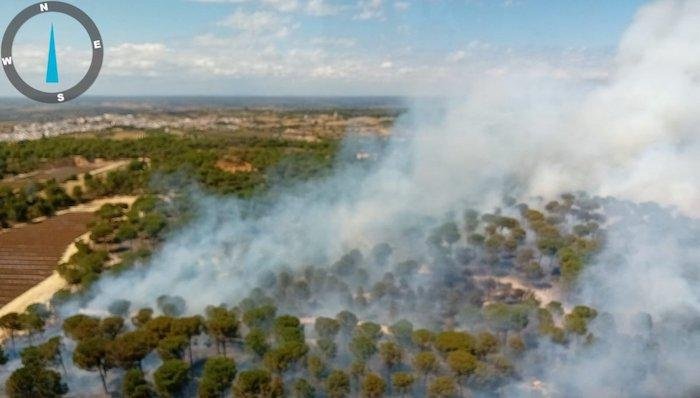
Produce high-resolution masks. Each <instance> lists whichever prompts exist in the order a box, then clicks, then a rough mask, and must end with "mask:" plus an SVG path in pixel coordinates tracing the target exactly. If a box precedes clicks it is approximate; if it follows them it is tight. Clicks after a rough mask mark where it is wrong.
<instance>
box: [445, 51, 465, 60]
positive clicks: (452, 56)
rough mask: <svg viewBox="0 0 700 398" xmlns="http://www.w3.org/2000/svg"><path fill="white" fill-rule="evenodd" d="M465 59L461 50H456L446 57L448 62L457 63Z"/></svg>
mask: <svg viewBox="0 0 700 398" xmlns="http://www.w3.org/2000/svg"><path fill="white" fill-rule="evenodd" d="M466 57H467V53H466V52H465V51H463V50H457V51H455V52H452V53H450V54H448V55H447V60H448V61H449V62H459V61H461V60H463V59H464V58H466Z"/></svg>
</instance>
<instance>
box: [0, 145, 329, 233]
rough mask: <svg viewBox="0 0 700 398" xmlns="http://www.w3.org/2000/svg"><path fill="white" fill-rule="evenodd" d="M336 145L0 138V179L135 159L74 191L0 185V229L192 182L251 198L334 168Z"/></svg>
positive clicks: (53, 184) (49, 184) (45, 184)
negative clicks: (66, 162) (233, 165)
mask: <svg viewBox="0 0 700 398" xmlns="http://www.w3.org/2000/svg"><path fill="white" fill-rule="evenodd" d="M337 148H338V143H337V141H334V140H321V141H319V142H305V141H284V140H278V139H268V138H260V137H227V136H223V137H221V136H212V135H207V134H199V135H198V134H192V135H188V136H185V137H178V136H175V135H172V134H165V133H162V132H158V131H152V132H149V133H148V134H146V135H145V137H144V138H142V139H135V140H111V139H102V138H84V137H82V138H81V137H61V138H52V139H41V140H36V141H24V142H17V143H0V176H12V175H18V174H21V173H27V172H30V171H33V170H36V169H39V168H41V167H43V166H45V165H48V164H50V163H51V162H52V161H55V160H60V159H66V158H70V157H72V156H77V155H79V156H83V157H85V158H86V159H96V158H100V159H107V160H118V159H133V161H132V162H131V164H130V165H129V166H128V167H126V168H124V169H120V170H114V171H111V172H109V173H107V174H106V175H105V176H98V177H95V178H92V175H91V174H89V173H85V176H84V178H85V184H84V185H85V186H84V187H82V186H79V187H76V188H74V189H73V191H72V192H66V190H65V189H63V187H62V186H61V184H60V183H59V182H57V181H54V180H49V181H41V182H36V183H31V184H26V185H25V186H23V187H21V189H12V188H10V187H9V186H6V185H3V184H0V227H7V226H9V224H10V223H15V222H26V221H28V220H31V219H34V218H37V217H40V216H50V215H53V214H54V213H55V212H56V211H57V210H60V209H63V208H65V207H68V206H70V205H73V204H75V203H80V202H84V201H89V200H91V199H95V198H99V197H107V196H112V195H118V194H129V195H132V194H145V193H156V194H158V193H163V192H164V191H165V192H167V191H169V190H171V189H176V188H180V187H182V186H185V185H188V184H190V183H192V182H196V183H198V184H200V185H201V186H202V187H204V188H205V189H207V190H209V191H212V192H216V193H220V194H234V195H237V196H239V197H251V196H253V195H255V194H256V193H260V192H263V191H265V190H266V189H267V188H268V187H269V186H270V185H271V184H272V183H278V182H279V181H285V183H286V184H293V183H294V181H298V180H305V179H309V178H313V177H318V176H319V175H321V174H323V173H324V172H325V171H327V170H328V169H329V168H330V166H331V165H332V161H333V160H332V159H333V156H334V154H335V153H336V151H337ZM222 158H233V159H234V160H235V161H236V162H239V163H242V164H246V165H250V168H249V169H248V170H244V171H236V172H229V171H226V170H225V169H222V168H221V167H217V161H219V160H221V159H222ZM47 167H48V166H47ZM168 176H169V177H168ZM71 178H72V179H77V178H78V176H73V177H71Z"/></svg>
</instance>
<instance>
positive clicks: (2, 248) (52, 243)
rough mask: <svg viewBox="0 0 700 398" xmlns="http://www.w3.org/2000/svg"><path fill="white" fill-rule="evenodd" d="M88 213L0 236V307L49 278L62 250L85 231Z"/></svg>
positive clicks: (12, 230) (88, 217) (73, 215)
mask: <svg viewBox="0 0 700 398" xmlns="http://www.w3.org/2000/svg"><path fill="white" fill-rule="evenodd" d="M92 219H93V215H92V213H88V212H82V213H66V214H63V215H60V216H57V217H52V218H48V219H46V220H44V221H42V222H38V223H34V224H26V225H23V226H18V227H15V228H12V229H9V230H5V231H3V232H1V233H0V306H4V305H5V304H7V303H9V302H10V301H12V300H13V299H14V298H16V297H17V296H19V295H20V294H22V293H23V292H25V291H26V290H28V289H29V288H31V287H32V286H34V285H36V284H37V283H39V282H41V281H42V280H44V279H45V278H47V277H48V276H50V275H51V274H52V273H53V272H54V271H55V269H56V265H57V264H58V262H59V260H60V258H61V255H62V254H63V252H64V251H65V250H66V247H67V246H68V245H69V244H70V243H71V242H73V240H74V239H76V238H77V237H78V236H80V235H82V234H84V233H85V232H87V231H88V223H89V222H90V221H91V220H92Z"/></svg>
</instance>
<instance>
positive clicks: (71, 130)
mask: <svg viewBox="0 0 700 398" xmlns="http://www.w3.org/2000/svg"><path fill="white" fill-rule="evenodd" d="M394 119H395V116H394V115H392V114H389V113H387V114H386V115H376V116H367V115H352V114H343V113H342V112H337V111H329V112H327V113H326V112H324V113H319V112H313V113H304V112H300V111H296V112H278V111H271V110H257V111H256V110H252V111H251V110H241V111H211V112H208V111H205V112H197V113H191V114H190V113H186V114H178V115H172V114H148V113H143V114H141V113H137V114H134V113H127V114H118V113H103V114H101V115H97V116H87V117H83V116H80V117H70V118H65V119H57V120H54V121H48V122H29V123H18V124H14V125H13V126H11V127H10V126H7V127H6V128H5V131H4V132H2V133H0V141H23V140H34V139H39V138H42V137H56V136H61V135H66V134H76V133H100V132H114V131H115V130H118V129H128V130H163V131H165V132H178V131H179V132H186V131H212V130H215V131H220V132H236V131H253V130H255V131H258V132H260V131H269V132H272V133H274V134H276V135H277V136H279V137H280V138H285V139H298V140H307V141H312V140H315V139H318V137H336V138H337V137H341V136H342V135H345V134H347V133H351V134H360V135H363V134H372V135H386V134H388V133H389V127H390V126H391V125H392V124H393V121H394Z"/></svg>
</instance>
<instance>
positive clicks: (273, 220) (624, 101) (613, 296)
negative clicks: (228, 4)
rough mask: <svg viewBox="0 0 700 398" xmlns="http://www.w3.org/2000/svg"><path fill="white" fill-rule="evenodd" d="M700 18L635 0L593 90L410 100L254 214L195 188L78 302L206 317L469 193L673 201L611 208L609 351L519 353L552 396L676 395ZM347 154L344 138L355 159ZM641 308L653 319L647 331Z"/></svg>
mask: <svg viewBox="0 0 700 398" xmlns="http://www.w3.org/2000/svg"><path fill="white" fill-rule="evenodd" d="M698 21H700V3H698V2H696V1H690V0H689V1H661V2H656V3H653V4H651V5H649V6H646V7H644V8H643V9H642V10H641V11H640V12H639V14H638V15H637V16H636V18H635V20H634V22H633V23H632V25H631V27H630V28H629V29H628V31H627V32H626V33H625V35H624V37H623V39H622V42H621V43H620V47H619V50H618V52H617V55H616V60H615V67H614V69H613V70H612V71H611V73H610V77H609V80H608V81H607V82H605V83H603V84H602V85H601V86H599V87H593V88H591V87H589V86H585V87H578V86H576V85H574V84H571V83H562V82H560V81H556V80H551V81H548V80H545V79H542V80H537V81H532V80H529V81H523V80H522V79H520V78H518V76H505V77H499V78H498V79H494V80H487V81H480V82H469V83H468V84H467V86H468V91H465V94H466V97H467V99H466V100H464V101H450V102H449V103H447V104H446V105H445V106H444V107H435V106H431V105H434V104H431V105H429V106H426V105H425V104H418V103H417V104H415V106H413V107H412V112H411V113H410V114H409V115H406V116H405V117H404V118H403V119H402V120H401V121H400V123H399V125H398V126H397V128H396V131H395V134H394V136H393V137H392V139H391V141H390V142H389V143H388V147H387V148H384V149H382V156H381V158H380V159H381V160H378V161H377V162H376V164H374V165H373V166H372V167H369V168H368V167H366V166H362V165H361V166H349V167H344V168H341V169H340V170H339V171H338V172H337V173H336V174H334V175H333V176H332V177H329V178H327V179H324V180H323V181H320V182H314V183H311V184H307V185H304V186H302V187H299V188H298V189H295V190H292V191H288V192H284V193H282V194H278V196H277V197H276V198H275V203H274V204H273V205H271V207H269V208H266V209H265V210H264V212H263V213H262V215H260V216H259V217H255V218H251V217H246V216H245V214H246V213H247V212H249V210H250V209H249V204H247V203H245V202H240V201H235V200H230V199H221V198H213V197H206V196H202V197H201V198H200V199H198V204H199V209H200V218H199V219H197V220H196V222H193V223H192V224H191V225H190V226H189V227H188V228H186V229H185V230H184V231H182V232H181V233H179V234H178V235H177V236H174V237H173V238H172V239H170V240H169V242H168V243H167V244H166V245H165V247H164V248H163V250H162V251H161V252H160V253H159V254H157V255H156V256H155V257H154V259H153V260H152V261H151V263H150V264H149V265H147V266H144V267H139V268H137V269H135V270H133V271H129V272H127V273H125V274H122V275H121V276H119V277H117V278H104V279H103V280H102V281H101V282H99V283H98V284H97V285H96V286H95V289H94V291H95V292H99V293H98V294H97V295H96V296H95V297H94V298H93V299H92V300H91V301H90V302H88V303H85V304H84V305H82V307H83V309H85V310H86V311H103V310H104V309H105V308H106V307H107V306H108V305H109V303H111V302H112V301H113V300H115V299H129V300H132V302H133V304H134V307H139V306H153V305H154V302H155V299H156V297H158V296H160V295H162V294H170V295H180V296H182V297H185V298H186V299H187V301H188V311H189V312H200V311H201V310H202V309H203V308H204V307H205V306H206V305H209V304H218V303H221V302H226V303H235V302H237V301H238V300H240V299H242V298H243V297H245V296H246V295H247V294H248V293H249V291H250V288H251V287H252V286H255V284H256V283H257V281H258V278H259V277H260V275H261V274H262V273H263V272H264V271H265V270H273V269H278V268H279V267H283V266H288V267H297V266H303V265H307V264H315V265H322V264H328V263H330V262H332V261H335V260H336V259H337V258H338V257H339V256H340V255H342V254H343V253H344V252H346V251H348V250H349V249H352V248H355V247H360V248H363V249H368V248H370V247H371V246H372V245H374V244H375V243H378V242H383V241H394V240H397V238H398V237H399V236H401V233H402V231H405V230H406V229H407V228H410V227H412V226H415V225H417V224H420V223H422V222H423V220H436V219H440V218H441V217H444V215H445V214H447V213H449V212H451V211H452V212H461V211H462V210H463V209H464V208H465V206H466V205H470V206H476V207H481V208H482V209H485V210H488V209H491V208H492V207H493V206H497V205H498V204H499V203H500V200H501V198H502V197H503V196H504V195H511V196H515V197H517V198H520V199H522V200H525V201H527V200H531V199H532V198H536V197H539V196H543V197H551V196H553V195H557V194H559V193H561V192H564V191H570V190H585V191H587V192H590V193H592V194H597V195H602V196H607V195H611V196H615V197H617V198H621V199H626V200H629V201H631V202H636V203H642V202H646V201H653V202H656V203H659V204H660V205H661V206H664V207H667V208H666V209H662V208H660V207H656V206H653V205H648V206H640V205H632V204H629V203H627V202H618V201H615V200H610V201H609V202H608V203H607V205H606V211H608V212H609V213H610V214H611V215H613V216H612V217H611V218H610V225H608V227H609V232H608V235H609V236H608V241H609V244H608V247H607V249H606V252H605V253H603V255H601V256H600V259H599V260H598V261H597V264H595V265H593V266H591V267H589V269H588V271H587V272H586V273H585V274H584V276H583V283H582V288H581V291H580V293H579V296H578V297H577V302H585V303H590V304H591V305H593V306H595V307H596V308H598V309H599V310H600V311H601V312H603V313H609V314H611V315H612V318H613V320H614V326H611V325H605V324H602V323H601V325H599V327H600V332H599V333H600V334H601V335H602V336H604V337H605V338H607V339H608V340H609V342H608V346H606V348H600V349H599V350H597V351H595V352H589V353H587V354H586V355H583V356H579V355H577V353H576V352H569V351H567V350H566V349H563V348H555V347H541V349H539V350H537V351H536V353H535V354H534V355H535V357H533V358H528V359H527V360H526V361H530V362H531V363H532V364H533V368H532V369H537V372H535V371H533V372H532V373H533V374H532V375H529V376H532V377H535V376H537V374H541V373H544V374H545V376H546V377H545V378H544V382H545V385H548V387H546V388H548V389H549V390H547V391H548V392H549V393H551V394H554V395H561V394H563V395H576V394H581V395H591V394H592V395H596V396H614V395H632V396H638V395H667V394H668V395H680V394H682V393H686V392H688V391H689V389H690V388H691V387H692V386H694V385H697V384H698V382H699V380H697V372H695V373H693V370H694V369H697V366H695V365H694V363H693V359H697V358H698V357H700V342H699V341H698V340H699V336H700V332H699V330H698V324H697V319H698V313H700V297H699V296H698V289H697V286H698V285H699V284H698V277H699V272H698V267H699V266H700V265H699V264H700V255H699V253H698V245H699V243H700V242H698V227H697V222H696V221H693V218H688V217H697V216H700V180H699V179H698V177H697V170H700V134H699V132H698V126H700V112H698V109H697V107H698V104H700V46H698V43H700V23H698ZM435 108H438V109H435ZM355 150H356V149H355V147H354V146H352V145H351V143H348V146H347V148H346V152H347V154H350V155H352V154H353V152H354V151H355ZM368 151H369V152H374V151H379V150H378V149H376V148H371V149H369V150H368ZM668 207H671V208H670V209H669V208H668ZM630 209H632V210H630ZM674 209H675V210H674ZM75 309H76V308H75V307H70V306H69V307H67V308H66V312H67V313H68V312H73V311H75ZM328 312H331V310H329V311H328ZM639 313H646V314H648V316H649V317H650V319H651V326H649V327H648V328H647V329H646V330H645V329H644V328H643V327H642V326H639V319H640V316H641V317H642V318H643V317H645V316H646V315H639ZM603 318H604V319H607V318H605V317H603ZM693 322H695V323H693ZM629 336H633V338H630V337H629ZM537 357H539V359H538V358H537ZM542 358H545V359H546V360H544V361H543V360H542ZM538 363H539V364H544V366H542V367H540V368H537V367H536V366H535V365H536V364H538ZM631 364H635V366H631ZM543 368H545V369H543ZM526 376H528V375H527V372H526ZM630 384H634V388H633V389H625V388H626V386H629V385H630ZM513 388H514V391H516V392H519V393H524V392H525V391H528V390H527V389H526V388H525V387H523V386H515V387H513Z"/></svg>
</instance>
